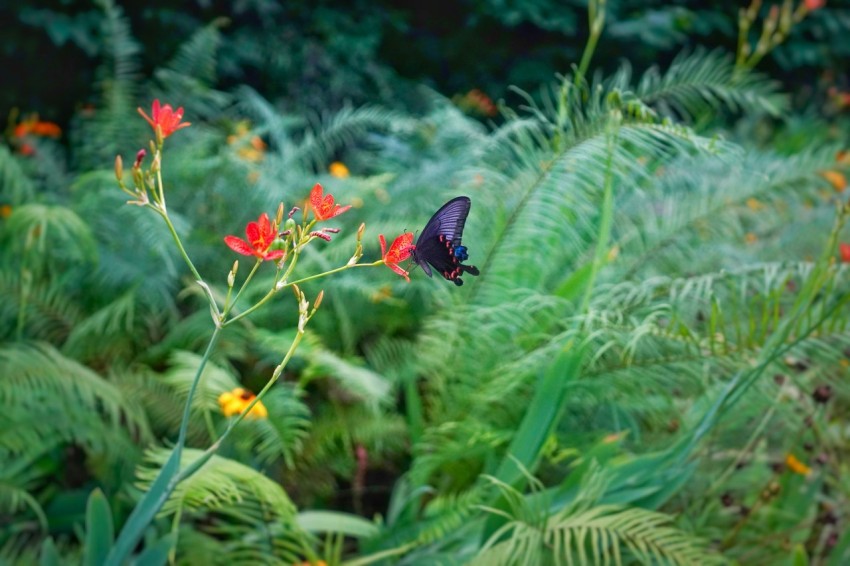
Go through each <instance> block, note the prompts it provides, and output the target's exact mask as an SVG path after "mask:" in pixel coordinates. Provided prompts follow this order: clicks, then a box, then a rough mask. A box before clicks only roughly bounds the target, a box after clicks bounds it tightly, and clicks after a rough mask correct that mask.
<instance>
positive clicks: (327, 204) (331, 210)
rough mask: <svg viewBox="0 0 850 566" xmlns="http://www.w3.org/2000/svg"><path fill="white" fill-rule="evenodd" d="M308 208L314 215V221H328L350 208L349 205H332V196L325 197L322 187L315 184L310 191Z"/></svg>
mask: <svg viewBox="0 0 850 566" xmlns="http://www.w3.org/2000/svg"><path fill="white" fill-rule="evenodd" d="M310 207H311V208H312V209H313V214H315V215H316V220H328V219H331V218H333V217H335V216H339V215H340V214H342V213H343V212H345V211H346V210H348V209H349V208H351V205H348V206H340V205H338V204H334V197H333V195H327V196H325V195H324V189H323V188H322V185H320V184H319V183H316V185H315V186H314V187H313V190H312V191H310Z"/></svg>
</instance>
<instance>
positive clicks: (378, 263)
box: [285, 259, 384, 287]
mask: <svg viewBox="0 0 850 566" xmlns="http://www.w3.org/2000/svg"><path fill="white" fill-rule="evenodd" d="M383 264H384V260H382V259H379V260H378V261H373V262H372V263H352V264H351V265H343V266H342V267H337V268H336V269H331V270H330V271H325V272H323V273H317V274H316V275H311V276H309V277H304V278H303V279H299V280H297V281H292V282H291V283H287V284H286V285H285V286H286V287H288V286H290V285H300V284H301V283H306V282H307V281H312V280H313V279H318V278H319V277H324V276H325V275H331V274H332V273H339V272H340V271H345V270H346V269H351V268H353V267H375V266H377V265H383Z"/></svg>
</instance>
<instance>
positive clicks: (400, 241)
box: [378, 232, 416, 283]
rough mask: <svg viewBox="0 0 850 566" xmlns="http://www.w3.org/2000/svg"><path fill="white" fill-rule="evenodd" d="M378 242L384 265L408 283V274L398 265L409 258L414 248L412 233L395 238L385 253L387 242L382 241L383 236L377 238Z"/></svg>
mask: <svg viewBox="0 0 850 566" xmlns="http://www.w3.org/2000/svg"><path fill="white" fill-rule="evenodd" d="M378 240H380V242H381V258H383V260H384V265H386V266H387V267H389V268H390V269H392V270H393V271H395V272H396V273H398V274H399V275H401V276H402V277H404V279H405V281H407V282H408V283H410V277H408V275H409V274H408V272H407V271H405V270H404V269H402V268H401V267H399V265H398V264H399V262H402V261H404V260H406V259H407V258H409V257H410V254H411V252H413V250H414V249H415V248H416V246H414V245H413V233H412V232H407V233H406V234H402V235H401V236H399V237H398V238H396V239H395V241H394V242H393V244H392V245H391V246H390V249H389V251H387V241H386V239H384V235H383V234H381V235H380V236H378Z"/></svg>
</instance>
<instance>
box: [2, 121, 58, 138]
mask: <svg viewBox="0 0 850 566" xmlns="http://www.w3.org/2000/svg"><path fill="white" fill-rule="evenodd" d="M13 134H14V136H15V137H17V138H21V137H23V136H25V135H27V134H32V135H34V136H41V137H45V138H58V137H59V136H61V135H62V128H60V127H59V126H58V125H56V124H54V123H53V122H42V121H40V120H39V119H38V118H37V117H32V118H30V119H28V120H24V121H23V122H21V123H20V124H18V125H17V126H15V131H14V132H13Z"/></svg>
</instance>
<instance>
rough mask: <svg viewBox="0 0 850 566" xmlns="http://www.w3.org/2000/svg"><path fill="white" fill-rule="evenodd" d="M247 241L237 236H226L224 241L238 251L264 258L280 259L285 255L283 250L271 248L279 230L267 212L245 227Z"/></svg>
mask: <svg viewBox="0 0 850 566" xmlns="http://www.w3.org/2000/svg"><path fill="white" fill-rule="evenodd" d="M245 235H246V236H247V237H248V241H247V242H246V241H245V240H243V239H242V238H237V237H236V236H225V237H224V242H225V243H226V244H227V245H228V247H230V249H231V250H233V251H234V252H236V253H240V254H242V255H253V256H256V257H258V258H260V259H262V260H267V259H278V258H280V257H283V254H284V251H283V250H271V251H269V247H271V245H272V243H273V242H274V241H275V238H277V231H276V230H275V228H274V226H272V223H271V221H270V220H269V215H268V214H266V213H265V212H264V213H262V214H261V215H260V217H259V218H258V219H257V221H256V222H249V223H248V225H247V226H246V227H245Z"/></svg>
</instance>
